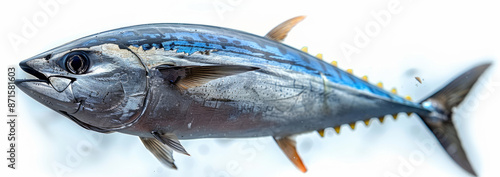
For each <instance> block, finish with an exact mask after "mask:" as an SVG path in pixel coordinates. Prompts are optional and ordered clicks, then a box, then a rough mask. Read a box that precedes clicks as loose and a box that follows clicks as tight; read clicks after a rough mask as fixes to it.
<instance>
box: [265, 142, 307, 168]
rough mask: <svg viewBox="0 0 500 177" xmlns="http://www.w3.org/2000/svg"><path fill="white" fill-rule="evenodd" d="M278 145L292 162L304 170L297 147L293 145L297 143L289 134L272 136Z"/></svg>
mask: <svg viewBox="0 0 500 177" xmlns="http://www.w3.org/2000/svg"><path fill="white" fill-rule="evenodd" d="M273 138H274V140H275V141H276V143H278V146H279V147H280V148H281V150H282V151H283V153H285V155H286V157H288V159H290V161H292V163H293V164H294V165H295V166H296V167H297V168H298V169H299V170H300V171H302V172H304V173H305V172H306V171H307V169H306V166H305V165H304V163H303V162H302V159H300V156H299V154H298V153H297V148H296V147H295V145H296V144H297V143H296V142H295V140H294V139H292V138H291V137H289V136H285V137H273Z"/></svg>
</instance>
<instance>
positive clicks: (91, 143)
mask: <svg viewBox="0 0 500 177" xmlns="http://www.w3.org/2000/svg"><path fill="white" fill-rule="evenodd" d="M47 2H52V3H55V5H56V6H51V8H50V9H49V10H47V9H45V8H44V7H43V5H42V6H41V5H40V3H47ZM394 3H395V7H396V9H397V10H396V11H392V13H390V14H391V18H390V19H386V20H387V23H384V24H381V23H380V22H378V21H377V20H376V18H375V17H374V16H373V15H372V14H373V13H375V14H377V13H382V12H385V11H388V9H389V8H388V6H391V5H394ZM498 7H500V6H499V4H498V3H496V1H467V2H463V1H460V2H457V1H440V2H436V1H432V0H420V1H416V0H413V1H412V0H399V1H398V0H393V1H390V0H377V1H373V0H371V1H362V0H350V1H319V0H309V1H271V0H265V1H263V0H259V1H256V0H252V1H250V0H209V1H181V0H177V1H170V0H162V1H147V0H140V1H97V0H87V1H71V0H69V1H68V0H67V1H65V2H63V1H55V0H25V1H5V2H3V3H2V6H1V7H0V8H1V9H0V18H1V22H2V23H1V24H2V27H1V28H0V37H1V39H2V40H0V41H1V42H0V45H1V47H0V48H1V49H2V50H1V51H2V52H1V56H2V59H0V60H1V62H2V66H1V69H2V72H0V73H3V74H4V76H0V78H1V79H2V81H1V83H2V84H1V85H3V86H1V87H0V88H1V89H2V91H1V92H0V93H2V95H3V96H2V98H3V99H6V93H7V91H6V90H5V89H6V87H7V86H6V82H7V81H6V77H7V76H6V75H7V71H6V69H7V65H16V66H17V63H19V62H20V61H21V60H23V59H26V58H29V57H31V56H34V55H36V54H38V53H41V52H43V51H46V50H48V49H51V48H53V47H57V46H59V45H62V44H64V43H65V42H69V41H71V40H73V39H76V38H79V37H83V36H87V35H90V34H93V33H97V32H101V31H104V30H109V29H114V28H118V27H124V26H129V25H136V24H144V23H197V24H208V25H215V26H223V27H228V28H234V29H238V30H242V31H247V32H250V33H254V34H258V35H264V34H266V33H267V31H268V30H270V29H272V28H273V27H274V26H275V25H277V24H279V23H281V22H282V21H284V20H287V19H289V18H291V17H294V16H297V15H307V18H306V19H305V20H304V21H303V22H302V23H300V24H299V25H298V26H297V27H296V28H294V29H293V30H292V32H291V33H290V34H289V35H288V38H287V39H286V40H285V43H286V44H288V45H291V46H293V47H296V48H301V47H303V46H308V47H309V52H311V53H312V54H316V53H323V55H324V58H325V60H328V61H332V60H336V61H338V63H339V67H340V68H343V69H347V68H353V69H354V73H355V75H357V76H360V77H361V76H362V75H365V74H366V75H368V76H369V80H370V81H371V82H372V83H376V82H378V81H383V82H384V86H385V87H386V88H387V89H390V88H392V87H395V88H397V89H398V92H399V93H400V94H401V95H410V96H412V97H413V99H414V100H419V99H421V98H424V97H425V96H427V95H429V94H431V93H432V92H434V91H435V90H436V89H438V88H439V87H441V86H443V84H445V83H446V82H448V81H449V80H450V79H452V78H453V77H455V76H457V75H458V74H460V73H461V72H463V71H465V70H466V69H468V68H470V67H473V66H475V65H478V64H481V63H484V62H488V61H489V62H493V63H494V65H493V67H491V69H490V70H489V71H488V72H487V73H486V74H485V76H484V77H483V78H482V79H481V80H480V82H479V84H478V86H477V87H476V88H475V89H474V90H473V93H472V94H471V96H469V97H468V98H467V100H465V104H463V105H462V106H461V107H459V108H458V109H456V111H457V112H458V114H457V116H455V122H457V123H458V125H457V129H458V131H459V134H460V137H461V138H462V142H463V144H464V147H465V149H466V151H467V154H468V156H469V159H470V160H471V163H472V165H473V167H474V169H475V170H476V172H477V173H478V174H479V175H480V176H499V175H500V172H499V170H498V164H499V162H498V160H499V158H500V151H498V150H499V149H500V145H499V143H498V141H499V140H498V137H499V135H500V133H499V131H498V128H497V127H498V125H499V124H500V121H499V116H498V115H499V114H498V112H497V111H498V101H497V100H499V99H500V91H499V90H500V77H499V76H500V75H499V73H500V71H499V68H498V62H499V61H500V60H499V58H500V50H499V47H500V43H499V41H500V33H499V31H500V26H499V23H498V22H499V17H500V11H499V10H498ZM31 24H32V25H34V29H35V31H31V33H26V32H24V33H23V28H26V26H27V25H31ZM366 26H369V29H368V31H367V29H366ZM377 27H379V28H377ZM356 29H359V31H363V32H358V30H356ZM366 32H368V34H370V35H371V36H367V40H366V41H365V43H363V44H362V45H361V44H358V45H356V44H354V42H355V39H354V38H355V37H356V36H357V35H361V33H363V34H367V33H366ZM13 36H15V37H17V38H18V39H21V38H22V39H23V40H21V42H20V43H19V44H15V43H13V42H12V41H11V38H13ZM358 42H359V41H358ZM346 45H350V46H353V47H356V48H357V50H356V52H355V53H354V54H352V55H350V56H349V57H348V56H347V55H346V54H345V53H344V52H342V46H346ZM417 76H418V77H420V78H422V80H423V82H422V83H421V84H420V83H418V82H417V81H416V80H415V79H414V78H415V77H417ZM18 77H26V76H24V75H23V74H22V72H21V71H18ZM17 100H18V106H17V110H18V113H19V117H18V119H17V129H16V130H17V132H16V133H17V135H18V137H17V138H18V142H17V146H18V149H17V151H18V153H17V156H18V158H17V164H16V165H17V169H15V170H12V169H10V168H7V167H6V166H7V160H6V159H5V158H2V161H3V162H0V164H2V166H1V167H0V171H1V175H0V176H9V177H11V176H15V177H17V176H209V177H219V176H221V177H223V176H235V177H236V176H380V177H403V176H405V177H406V176H469V175H468V174H467V173H466V172H465V171H463V170H462V169H460V167H458V166H457V165H456V164H455V163H454V162H453V161H452V160H451V159H450V158H449V157H448V155H447V154H446V153H445V151H444V150H442V149H441V147H440V146H437V145H436V144H435V143H437V141H436V140H435V138H434V137H433V136H432V135H431V133H430V132H429V131H428V130H427V129H426V128H425V126H424V124H423V123H422V122H421V121H420V120H419V118H418V117H417V116H414V115H413V116H411V117H410V118H408V117H407V116H406V115H403V114H400V116H399V119H398V120H396V121H394V120H392V119H389V117H387V118H386V121H385V123H384V124H383V125H381V124H380V123H379V122H378V121H372V124H371V125H370V126H369V127H366V126H364V124H362V123H361V122H358V124H357V127H356V130H355V131H352V130H350V128H348V126H343V127H342V131H341V134H340V135H337V134H335V133H334V131H333V130H332V129H327V131H326V137H325V138H320V137H319V136H318V135H317V133H315V132H313V133H307V134H303V135H300V136H298V139H297V142H298V151H299V153H300V154H301V156H302V159H303V160H304V163H305V164H306V166H307V167H308V170H309V171H308V172H307V173H305V174H303V173H301V172H299V171H298V170H297V169H295V167H294V166H293V165H292V164H291V163H290V162H289V161H288V159H286V157H285V156H284V155H283V153H282V152H281V151H280V149H279V148H278V147H277V146H276V145H275V143H274V141H273V140H272V138H270V137H263V138H258V139H203V140H189V141H182V143H183V144H184V146H185V148H186V149H187V150H188V152H189V153H190V154H191V157H187V156H184V155H181V154H175V155H174V156H175V159H176V164H177V166H178V167H179V170H176V171H175V170H170V169H167V168H164V167H163V166H161V164H160V163H159V162H158V161H157V160H156V159H155V158H154V157H153V156H152V155H151V154H150V153H149V152H148V151H147V150H146V149H145V148H144V147H143V145H142V144H141V142H140V141H139V139H138V138H136V137H132V136H129V135H123V134H118V133H114V134H107V135H103V134H98V133H93V132H89V131H86V130H83V129H82V128H80V127H79V126H77V125H76V124H75V123H73V122H71V121H69V120H68V119H66V118H64V117H62V116H60V115H58V114H56V113H55V112H53V111H51V110H49V109H48V108H45V107H43V106H42V105H39V104H38V103H37V102H35V101H34V100H33V99H31V98H28V97H27V96H26V95H25V94H24V93H21V92H17ZM0 102H1V103H2V106H1V110H2V112H1V114H2V115H4V116H3V117H5V121H1V122H2V123H1V124H0V128H1V130H0V132H1V133H0V136H1V137H0V139H2V141H0V149H1V152H2V153H4V154H3V155H0V157H6V156H7V153H6V152H5V151H6V150H7V147H8V144H7V141H6V138H7V132H8V129H7V124H6V123H5V122H6V121H7V120H6V116H5V115H6V114H7V109H6V108H7V106H6V105H5V103H6V101H5V100H4V101H0ZM422 144H424V145H426V146H424V148H423V147H422V146H421V145H422ZM55 167H58V168H55Z"/></svg>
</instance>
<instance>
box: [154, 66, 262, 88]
mask: <svg viewBox="0 0 500 177" xmlns="http://www.w3.org/2000/svg"><path fill="white" fill-rule="evenodd" d="M156 68H157V69H158V70H159V71H160V73H161V74H162V78H164V79H165V80H166V81H168V82H170V83H172V84H175V85H176V86H177V87H179V88H180V89H183V90H186V89H189V88H193V87H197V86H200V85H203V84H205V83H207V82H209V81H211V80H214V79H218V78H221V77H226V76H231V75H235V74H240V73H244V72H248V71H253V70H257V69H259V68H257V67H252V66H241V65H217V66H169V65H160V66H158V67H156Z"/></svg>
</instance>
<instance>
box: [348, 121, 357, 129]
mask: <svg viewBox="0 0 500 177" xmlns="http://www.w3.org/2000/svg"><path fill="white" fill-rule="evenodd" d="M349 126H351V129H353V130H354V128H356V122H353V123H350V124H349Z"/></svg>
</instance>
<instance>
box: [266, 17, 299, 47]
mask: <svg viewBox="0 0 500 177" xmlns="http://www.w3.org/2000/svg"><path fill="white" fill-rule="evenodd" d="M304 18H306V16H298V17H294V18H292V19H289V20H287V21H285V22H283V23H281V24H279V25H278V26H276V27H274V28H273V29H272V30H271V31H269V32H268V33H267V34H266V36H265V37H266V38H269V39H272V40H275V41H278V42H281V41H283V40H284V39H285V37H286V35H288V32H290V30H291V29H292V28H293V27H294V26H295V25H297V24H298V23H299V22H301V21H302V20H304Z"/></svg>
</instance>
